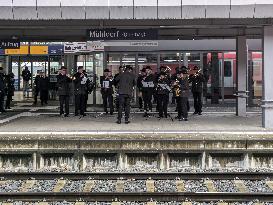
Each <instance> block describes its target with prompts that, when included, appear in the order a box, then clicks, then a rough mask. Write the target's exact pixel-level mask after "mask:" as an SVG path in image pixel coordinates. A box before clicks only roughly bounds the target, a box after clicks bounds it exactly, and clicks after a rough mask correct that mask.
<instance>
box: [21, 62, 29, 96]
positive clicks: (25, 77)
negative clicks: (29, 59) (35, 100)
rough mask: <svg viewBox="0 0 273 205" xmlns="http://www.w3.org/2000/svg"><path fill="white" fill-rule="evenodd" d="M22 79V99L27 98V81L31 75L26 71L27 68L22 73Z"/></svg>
mask: <svg viewBox="0 0 273 205" xmlns="http://www.w3.org/2000/svg"><path fill="white" fill-rule="evenodd" d="M22 78H23V95H24V97H29V81H30V79H31V73H30V71H29V70H28V67H27V66H26V67H25V69H24V70H23V71H22Z"/></svg>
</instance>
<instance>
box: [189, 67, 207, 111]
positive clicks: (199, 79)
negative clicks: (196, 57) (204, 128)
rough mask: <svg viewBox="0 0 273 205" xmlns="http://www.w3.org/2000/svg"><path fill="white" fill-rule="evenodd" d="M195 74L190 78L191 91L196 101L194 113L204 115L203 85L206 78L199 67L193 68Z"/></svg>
mask: <svg viewBox="0 0 273 205" xmlns="http://www.w3.org/2000/svg"><path fill="white" fill-rule="evenodd" d="M193 70H194V72H195V73H194V74H191V75H190V76H189V82H190V83H192V86H191V91H192V95H193V99H194V110H195V111H194V113H193V114H195V115H196V114H198V115H202V91H203V83H204V81H205V80H204V76H203V74H202V73H201V71H200V70H199V68H198V67H197V66H194V68H193Z"/></svg>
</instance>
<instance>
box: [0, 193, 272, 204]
mask: <svg viewBox="0 0 273 205" xmlns="http://www.w3.org/2000/svg"><path fill="white" fill-rule="evenodd" d="M4 200H10V201H25V202H37V201H48V202H50V201H63V200H65V201H79V200H82V201H101V202H111V201H114V200H118V201H138V202H147V201H150V200H153V201H162V202H168V201H186V200H190V201H199V202H211V201H214V202H218V201H225V202H248V201H255V200H258V201H261V202H272V201H273V194H272V193H255V194H253V193H116V192H112V193H110V192H109V193H85V192H78V193H52V192H49V193H0V201H4Z"/></svg>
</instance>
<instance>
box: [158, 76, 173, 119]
mask: <svg viewBox="0 0 273 205" xmlns="http://www.w3.org/2000/svg"><path fill="white" fill-rule="evenodd" d="M170 92H171V88H170V79H169V78H168V76H167V74H166V73H165V72H161V73H160V74H159V77H158V79H157V84H156V93H157V107H158V112H159V118H163V114H164V117H165V118H167V117H168V104H169V93H170Z"/></svg>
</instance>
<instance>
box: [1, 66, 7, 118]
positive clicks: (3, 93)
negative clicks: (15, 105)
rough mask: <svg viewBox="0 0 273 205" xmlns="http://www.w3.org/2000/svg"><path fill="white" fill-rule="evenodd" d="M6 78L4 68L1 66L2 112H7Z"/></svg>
mask: <svg viewBox="0 0 273 205" xmlns="http://www.w3.org/2000/svg"><path fill="white" fill-rule="evenodd" d="M5 90H6V79H5V75H4V69H3V68H2V67H0V112H1V113H2V112H6V110H5V109H4V101H5V95H6V92H5Z"/></svg>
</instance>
